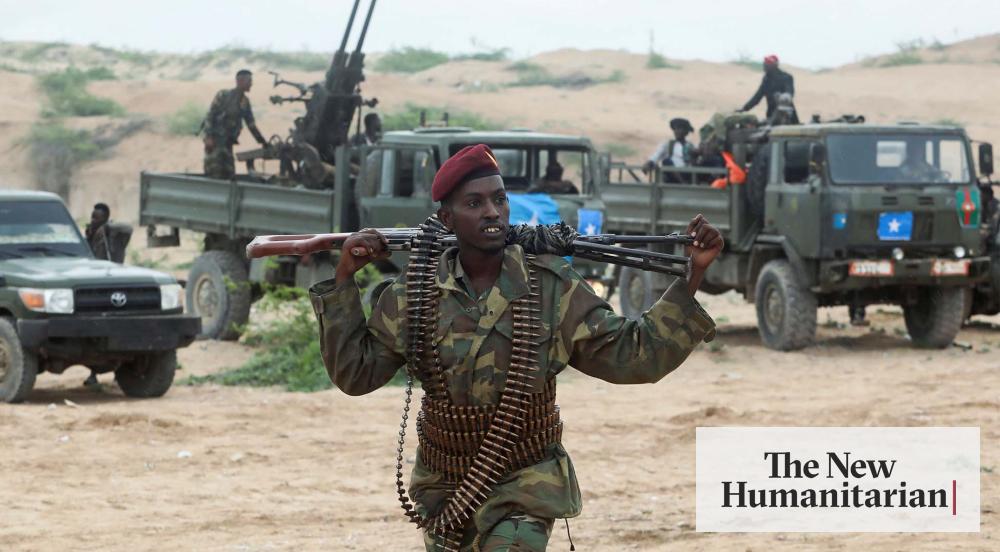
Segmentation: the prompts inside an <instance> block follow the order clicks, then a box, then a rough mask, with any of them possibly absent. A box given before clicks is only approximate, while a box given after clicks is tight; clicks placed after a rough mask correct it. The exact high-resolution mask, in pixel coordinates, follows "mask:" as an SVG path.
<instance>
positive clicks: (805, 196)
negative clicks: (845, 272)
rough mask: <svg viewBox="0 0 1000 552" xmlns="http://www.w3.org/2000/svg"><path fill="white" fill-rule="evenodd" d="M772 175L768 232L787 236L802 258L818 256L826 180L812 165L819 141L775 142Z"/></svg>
mask: <svg viewBox="0 0 1000 552" xmlns="http://www.w3.org/2000/svg"><path fill="white" fill-rule="evenodd" d="M771 147H772V150H771V159H772V160H773V161H776V162H772V164H771V173H770V175H769V178H768V184H767V190H766V191H765V193H764V198H765V199H764V219H765V228H766V229H770V230H771V231H773V232H775V233H777V234H779V235H781V236H784V237H785V239H786V240H788V242H789V243H790V244H791V245H792V246H793V247H794V248H795V251H797V252H798V254H799V255H801V256H803V257H806V258H816V257H817V256H818V254H819V242H820V224H821V218H822V216H821V213H822V210H821V207H822V183H823V176H822V172H821V165H817V164H814V163H810V152H811V151H812V150H813V149H814V148H817V147H821V146H819V142H818V141H816V140H809V139H802V138H789V139H786V140H779V141H776V142H774V143H773V144H772V145H771Z"/></svg>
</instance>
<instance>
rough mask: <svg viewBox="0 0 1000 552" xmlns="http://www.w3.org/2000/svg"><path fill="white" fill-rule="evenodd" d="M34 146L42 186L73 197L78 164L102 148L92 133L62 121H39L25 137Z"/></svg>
mask: <svg viewBox="0 0 1000 552" xmlns="http://www.w3.org/2000/svg"><path fill="white" fill-rule="evenodd" d="M22 143H24V144H26V145H27V146H28V148H29V150H30V158H31V165H32V171H33V173H34V175H35V179H36V181H37V183H38V185H39V188H41V189H43V190H47V191H50V192H55V193H57V194H59V195H60V196H62V197H63V198H68V197H69V179H70V175H71V174H72V173H73V168H74V167H76V165H77V164H79V163H81V162H83V161H86V160H88V159H93V158H94V157H96V156H97V155H98V153H99V152H100V147H99V146H98V145H97V143H95V142H94V139H93V136H92V135H91V133H89V132H87V131H85V130H73V129H70V128H66V127H65V126H63V125H62V123H60V122H58V121H47V122H44V123H38V124H35V125H34V126H33V127H32V128H31V131H30V132H29V133H28V136H27V137H25V138H24V139H23V140H22Z"/></svg>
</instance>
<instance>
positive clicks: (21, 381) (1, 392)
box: [0, 318, 38, 403]
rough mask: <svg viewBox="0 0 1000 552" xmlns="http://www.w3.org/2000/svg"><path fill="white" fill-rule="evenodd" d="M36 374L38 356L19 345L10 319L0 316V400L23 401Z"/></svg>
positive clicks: (32, 384)
mask: <svg viewBox="0 0 1000 552" xmlns="http://www.w3.org/2000/svg"><path fill="white" fill-rule="evenodd" d="M36 375H38V358H37V357H36V356H35V355H34V353H32V352H31V351H25V350H24V348H22V347H21V340H20V339H18V337H17V330H15V329H14V325H13V324H11V322H10V320H9V319H7V318H0V401H3V402H8V403H16V402H21V401H23V400H24V398H25V397H27V396H28V393H30V392H31V388H32V387H34V386H35V376H36Z"/></svg>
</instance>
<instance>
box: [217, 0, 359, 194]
mask: <svg viewBox="0 0 1000 552" xmlns="http://www.w3.org/2000/svg"><path fill="white" fill-rule="evenodd" d="M375 2H376V0H371V2H370V3H369V4H368V12H367V14H366V16H365V20H364V24H363V25H362V28H361V33H360V36H359V37H358V41H357V45H356V46H355V48H354V51H353V52H350V53H348V52H347V43H348V40H349V38H350V35H351V29H352V28H353V26H354V21H355V18H356V16H357V12H358V7H359V5H360V4H361V0H354V5H353V6H352V8H351V15H350V17H349V18H348V20H347V28H346V29H345V30H344V36H343V38H342V39H341V41H340V48H339V49H338V50H337V51H336V52H334V54H333V59H332V60H331V62H330V67H329V69H327V71H326V76H325V78H324V80H323V81H321V82H317V83H314V84H312V85H309V86H306V85H305V84H302V83H297V82H292V81H287V80H284V79H282V78H281V77H280V76H279V75H277V74H276V73H272V75H274V86H276V87H277V86H280V85H287V86H291V87H293V88H295V89H296V90H298V92H299V95H298V96H288V97H283V96H280V95H273V96H271V98H270V99H271V102H272V103H275V104H281V103H285V102H303V103H305V105H306V113H305V115H303V116H302V117H299V118H297V119H296V120H295V127H294V128H293V129H292V131H291V135H290V136H289V138H288V139H287V140H285V141H283V142H281V141H279V142H275V141H274V140H272V145H271V147H269V148H264V149H258V150H251V151H247V152H241V153H239V154H237V156H236V157H237V159H239V160H241V161H246V162H247V169H248V170H250V171H253V162H254V160H255V159H280V160H281V173H282V174H281V176H282V177H283V178H291V179H293V180H298V181H302V182H303V183H304V184H306V185H307V186H309V187H320V186H322V185H323V182H324V181H326V180H327V179H328V178H329V177H330V175H331V174H332V172H333V171H332V166H333V165H335V164H336V161H337V155H336V150H337V148H338V147H340V146H344V145H347V144H348V142H349V133H350V129H351V122H352V121H353V120H354V118H355V115H356V114H357V113H358V110H359V109H360V108H361V106H362V105H367V106H370V107H374V106H375V104H376V103H378V100H377V99H375V98H371V99H367V100H366V99H364V98H363V97H362V96H361V89H360V84H361V82H362V81H364V80H365V76H364V54H363V53H362V52H361V48H362V47H363V46H364V41H365V37H366V35H367V34H368V26H369V25H370V23H371V19H372V13H373V12H374V11H375ZM317 179H318V180H317Z"/></svg>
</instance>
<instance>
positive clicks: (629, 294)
mask: <svg viewBox="0 0 1000 552" xmlns="http://www.w3.org/2000/svg"><path fill="white" fill-rule="evenodd" d="M656 299H657V295H656V290H654V289H653V275H652V274H650V273H649V272H646V271H644V270H639V269H637V268H632V267H628V266H625V267H622V271H621V274H619V275H618V301H619V302H620V303H621V309H622V316H624V317H626V318H628V319H629V320H638V319H639V318H641V317H642V313H644V312H646V311H647V310H649V307H652V306H653V303H654V302H656Z"/></svg>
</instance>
